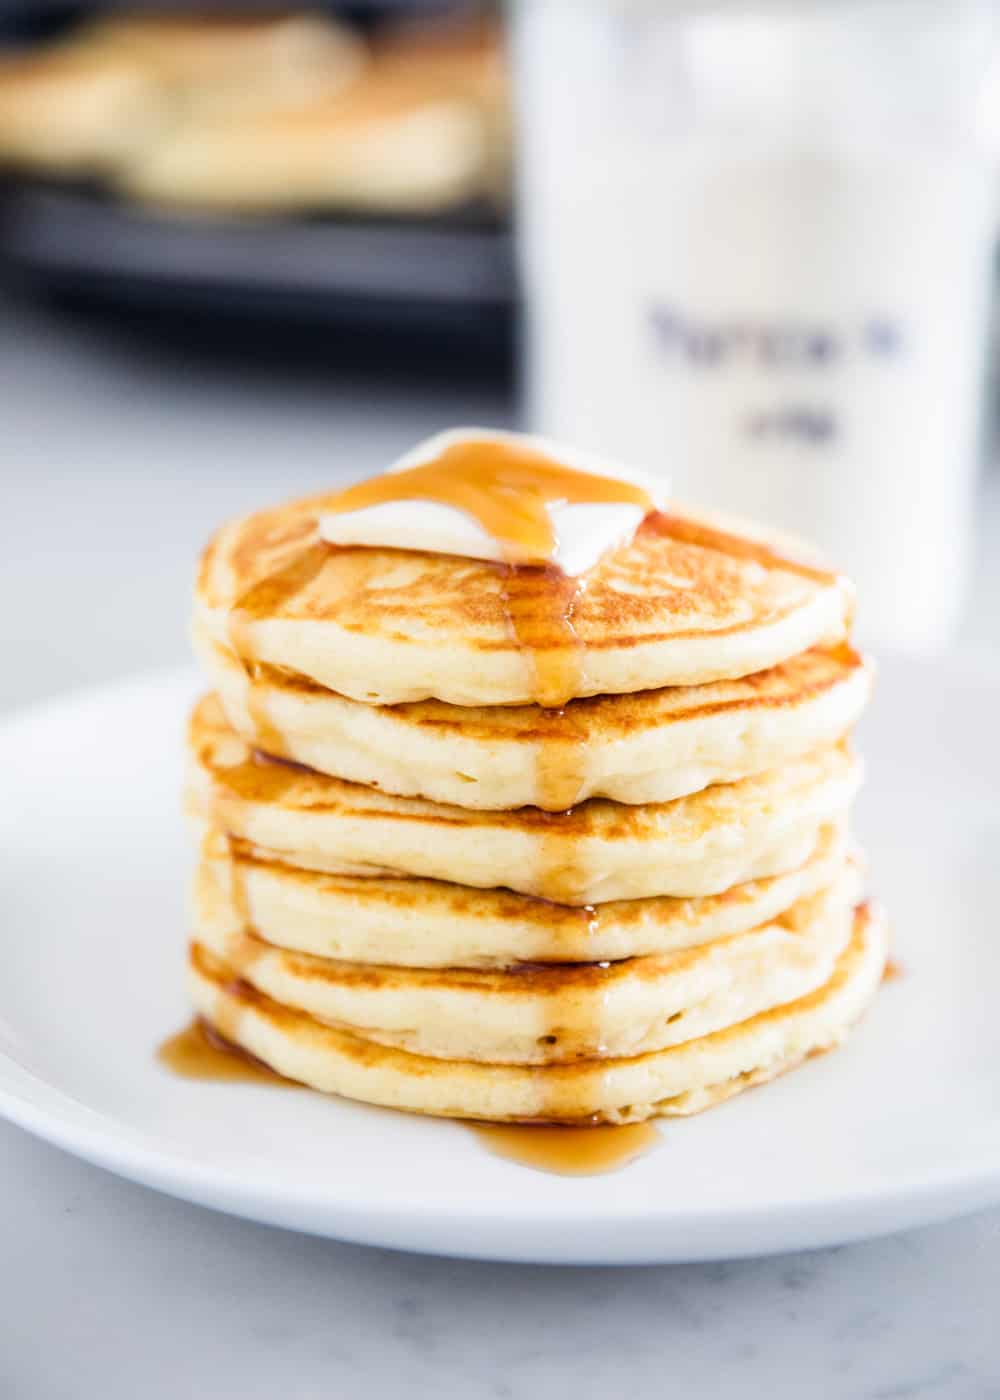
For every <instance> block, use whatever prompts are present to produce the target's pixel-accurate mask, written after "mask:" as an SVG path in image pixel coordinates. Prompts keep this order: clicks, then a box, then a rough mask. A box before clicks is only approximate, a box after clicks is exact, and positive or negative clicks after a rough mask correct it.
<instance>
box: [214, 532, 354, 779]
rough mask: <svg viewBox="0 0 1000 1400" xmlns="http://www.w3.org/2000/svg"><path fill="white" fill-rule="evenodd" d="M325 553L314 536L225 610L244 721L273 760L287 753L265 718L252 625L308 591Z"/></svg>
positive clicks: (324, 549) (265, 710)
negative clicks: (242, 678) (242, 691)
mask: <svg viewBox="0 0 1000 1400" xmlns="http://www.w3.org/2000/svg"><path fill="white" fill-rule="evenodd" d="M329 553H330V547H329V545H326V544H324V543H323V542H322V541H321V540H318V539H317V538H315V534H314V535H313V536H312V537H311V538H309V539H307V540H306V542H305V544H304V546H303V548H302V549H300V550H298V551H297V552H296V553H295V554H294V555H293V556H292V558H291V559H290V560H289V561H288V562H287V563H285V564H284V565H282V567H281V568H279V569H275V570H274V571H273V572H272V573H269V574H266V575H265V576H264V578H262V579H259V580H258V581H257V582H256V583H255V584H253V585H252V586H251V587H250V588H248V589H247V591H246V592H245V593H244V594H243V595H242V597H240V598H239V599H237V601H236V602H235V603H234V604H233V606H232V608H230V610H229V618H228V634H229V645H230V648H231V650H232V651H233V653H234V654H235V656H236V658H237V660H238V661H239V663H240V665H241V666H242V667H243V670H244V673H245V675H246V708H247V718H248V719H249V721H250V725H251V728H252V730H253V735H254V743H255V745H256V746H257V748H259V749H260V750H261V751H262V752H263V753H265V754H268V755H270V756H271V757H273V758H285V757H287V752H288V751H287V747H286V745H285V740H284V736H283V735H282V733H281V731H280V730H279V729H278V728H277V727H276V725H275V724H274V722H273V721H272V719H271V717H270V715H269V714H268V710H267V704H266V701H265V696H266V691H265V688H264V686H263V684H262V681H261V676H260V658H259V656H258V655H257V649H256V646H255V643H254V636H253V625H254V623H255V622H257V621H258V620H259V619H261V618H266V617H273V616H274V615H275V614H276V613H278V612H279V611H280V610H281V608H283V607H287V605H288V604H289V603H290V602H291V601H292V599H293V598H295V597H296V596H297V595H298V594H299V593H301V592H302V591H303V590H304V589H306V588H308V586H309V584H310V583H312V581H313V580H314V579H315V577H316V575H317V574H318V573H319V572H320V570H321V569H322V568H323V565H324V564H325V563H326V561H327V559H328V558H329Z"/></svg>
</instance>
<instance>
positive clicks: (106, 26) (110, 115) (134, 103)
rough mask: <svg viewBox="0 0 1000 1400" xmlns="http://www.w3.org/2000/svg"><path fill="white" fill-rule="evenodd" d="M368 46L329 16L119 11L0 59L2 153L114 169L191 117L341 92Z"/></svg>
mask: <svg viewBox="0 0 1000 1400" xmlns="http://www.w3.org/2000/svg"><path fill="white" fill-rule="evenodd" d="M361 57H362V50H361V47H360V45H359V43H358V41H357V40H355V39H354V37H353V36H352V35H351V33H350V31H349V30H346V29H344V28H342V27H341V26H340V25H337V24H335V23H333V22H330V21H327V20H325V19H322V18H320V17H318V16H306V15H302V16H277V17H257V18H253V17H249V16H248V17H243V18H225V17H216V18H212V19H207V18H204V17H195V16H181V15H176V16H167V15H117V16H109V17H104V18H101V19H98V20H95V21H94V22H92V23H89V24H85V25H83V26H81V27H79V28H78V29H76V30H74V31H73V32H72V33H71V34H70V35H69V36H68V37H67V38H66V39H64V40H60V41H59V42H57V43H52V44H48V45H43V46H39V47H36V48H33V49H27V50H18V51H12V52H10V53H8V54H7V55H5V56H4V58H3V60H2V61H0V160H4V161H6V162H8V163H13V164H16V165H19V166H23V167H25V168H30V169H35V170H39V171H44V172H48V173H53V174H63V175H90V174H93V175H100V176H109V175H111V174H112V173H113V172H114V171H116V170H117V169H118V168H119V167H120V166H123V165H127V164H128V163H129V162H130V161H132V160H134V159H136V158H138V155H139V153H140V152H145V151H149V150H151V149H154V148H155V147H156V145H157V144H158V143H159V142H160V141H161V140H164V139H168V135H169V133H170V132H171V131H172V130H173V128H174V126H175V125H176V123H177V122H178V121H179V120H181V119H182V118H184V117H188V118H193V117H197V118H198V119H199V120H203V119H204V118H205V117H206V116H208V115H210V114H212V113H216V114H218V113H219V112H222V111H225V112H229V113H232V114H234V115H235V114H237V113H243V114H244V115H245V114H246V113H247V111H248V110H251V109H254V108H257V107H259V106H261V105H262V104H264V105H269V106H270V105H273V104H274V102H275V101H277V100H278V99H279V98H280V99H281V100H284V101H290V100H292V99H293V98H298V99H302V98H304V97H306V96H309V95H311V94H313V93H316V92H317V91H331V90H334V89H335V88H337V87H339V86H340V85H341V84H342V83H344V82H345V81H347V79H348V78H351V77H353V76H354V75H355V74H356V72H357V71H358V69H359V67H360V65H361Z"/></svg>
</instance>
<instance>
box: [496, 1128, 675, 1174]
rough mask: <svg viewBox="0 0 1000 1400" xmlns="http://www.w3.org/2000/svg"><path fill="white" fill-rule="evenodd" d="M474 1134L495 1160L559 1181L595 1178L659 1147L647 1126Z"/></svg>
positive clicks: (499, 1130) (518, 1130) (498, 1129)
mask: <svg viewBox="0 0 1000 1400" xmlns="http://www.w3.org/2000/svg"><path fill="white" fill-rule="evenodd" d="M470 1126H471V1127H472V1130H473V1132H474V1133H475V1134H476V1136H477V1137H478V1138H479V1139H480V1141H481V1142H483V1143H485V1145H486V1147H487V1148H488V1149H489V1151H490V1152H492V1153H494V1154H495V1155H496V1156H497V1157H506V1158H507V1159H508V1160H509V1161H512V1162H518V1163H520V1164H521V1165H522V1166H525V1167H535V1168H536V1169H537V1170H538V1171H545V1172H556V1173H558V1174H559V1175H561V1176H597V1175H600V1174H602V1173H604V1172H613V1171H617V1170H618V1169H619V1168H620V1167H625V1166H628V1164H629V1162H634V1161H635V1159H636V1158H637V1157H641V1156H644V1155H645V1154H646V1153H647V1152H651V1151H652V1150H653V1148H654V1147H656V1146H657V1144H658V1143H659V1141H660V1135H659V1133H658V1132H657V1131H656V1129H655V1128H654V1127H653V1125H652V1123H626V1124H623V1125H622V1126H620V1127H619V1126H615V1125H612V1124H607V1123H604V1124H595V1125H593V1126H590V1125H589V1124H588V1125H587V1126H585V1127H572V1128H570V1127H561V1126H558V1125H556V1124H549V1123H475V1124H470Z"/></svg>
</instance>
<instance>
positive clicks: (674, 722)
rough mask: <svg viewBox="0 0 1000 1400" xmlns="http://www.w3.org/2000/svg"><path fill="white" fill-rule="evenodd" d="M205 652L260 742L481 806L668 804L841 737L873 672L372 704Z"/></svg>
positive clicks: (359, 776) (813, 669) (335, 770)
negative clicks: (480, 701)
mask: <svg viewBox="0 0 1000 1400" xmlns="http://www.w3.org/2000/svg"><path fill="white" fill-rule="evenodd" d="M195 650H196V651H197V653H198V656H199V658H200V660H201V662H202V665H203V667H204V669H205V670H206V672H207V674H208V676H209V678H210V679H211V682H212V684H213V686H214V687H215V690H216V693H217V694H218V697H219V699H220V701H221V703H222V706H223V708H224V710H225V712H226V717H227V719H228V720H229V722H230V724H231V725H232V726H233V728H234V729H235V730H236V731H237V733H238V734H240V735H241V737H243V738H244V739H246V741H247V742H248V743H250V744H252V745H254V746H255V747H256V748H259V749H262V750H264V751H265V752H268V753H271V754H273V755H275V756H278V757H285V758H290V759H293V760H295V761H296V762H298V763H303V764H306V765H308V766H309V767H310V768H314V769H316V770H317V771H319V772H321V773H329V774H331V775H332V776H334V777H337V778H344V779H346V780H348V781H349V782H354V783H365V784H367V785H368V786H370V787H376V788H380V789H381V790H382V791H383V792H391V793H396V794H398V795H400V796H404V797H427V798H430V799H431V800H433V801H435V802H445V803H453V804H455V805H456V806H459V807H472V808H477V809H482V810H489V809H498V808H512V807H525V806H538V807H544V808H547V809H549V810H553V811H562V810H564V809H565V808H567V807H572V806H574V805H575V804H576V803H578V802H581V801H583V800H584V799H586V798H588V797H610V798H613V799H614V800H615V801H617V802H626V803H639V802H669V801H671V800H672V799H673V798H675V797H683V796H686V795H687V794H688V793H692V792H697V791H698V790H699V789H701V788H704V787H708V786H709V785H710V784H712V783H720V782H735V781H737V780H738V779H740V778H744V777H748V776H750V775H751V774H753V773H761V772H764V771H766V770H767V769H769V768H774V767H777V766H778V764H780V763H782V762H784V761H786V760H788V759H793V758H799V757H801V756H802V755H803V754H806V753H809V752H810V751H811V750H813V749H815V748H818V747H819V746H820V745H823V744H829V743H833V742H834V741H835V740H837V739H839V738H840V736H841V735H842V734H845V733H846V732H847V730H848V729H849V728H850V727H851V726H852V725H853V724H854V722H855V721H856V720H857V718H858V717H859V715H860V714H861V711H862V709H863V708H864V706H865V704H866V702H867V700H868V696H869V693H870V690H871V679H872V673H871V669H870V667H868V666H867V665H866V664H865V663H864V662H863V661H862V659H861V658H860V657H859V656H858V655H857V654H856V653H855V652H852V651H851V650H850V649H849V648H848V647H846V646H840V647H837V648H835V649H823V648H816V649H814V650H812V651H808V652H803V653H801V654H800V655H798V656H795V657H792V658H791V659H790V660H788V661H785V662H782V663H781V664H780V665H778V666H775V667H773V668H772V669H771V670H769V671H762V672H760V673H759V674H758V675H754V676H745V677H742V678H741V679H739V680H734V681H715V682H712V683H710V684H708V685H704V686H697V687H694V686H672V687H669V688H666V689H660V690H647V691H643V692H641V693H640V694H638V695H611V696H599V697H595V698H592V699H587V700H575V701H571V702H570V703H569V704H568V705H566V706H565V707H564V708H563V709H561V710H546V709H543V708H542V707H541V706H538V705H527V706H505V707H497V706H495V707H491V708H474V707H470V706H459V705H448V704H446V703H444V702H443V701H439V700H422V701H415V702H412V703H411V704H408V705H394V706H386V705H371V704H367V705H366V704H361V703H360V702H358V701H356V700H349V699H346V698H345V697H344V696H341V695H334V694H333V693H332V692H331V691H329V690H324V689H323V688H322V687H320V686H317V685H316V684H314V683H312V682H309V681H306V680H302V679H301V678H296V677H294V676H290V675H288V674H287V673H285V672H281V671H278V670H276V669H275V668H274V667H268V666H266V665H262V666H257V667H252V668H250V669H248V668H246V667H244V666H243V665H242V664H241V663H240V662H239V660H238V659H237V658H236V656H235V655H234V653H233V652H232V651H231V650H230V648H229V647H222V646H218V645H215V644H213V643H210V642H208V641H207V640H206V639H205V636H204V633H202V632H199V633H198V634H196V637H195Z"/></svg>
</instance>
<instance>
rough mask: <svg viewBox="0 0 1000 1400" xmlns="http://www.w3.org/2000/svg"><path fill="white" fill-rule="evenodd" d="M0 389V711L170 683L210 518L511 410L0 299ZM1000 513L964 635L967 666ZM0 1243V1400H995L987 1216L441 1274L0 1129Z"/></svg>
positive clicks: (985, 597)
mask: <svg viewBox="0 0 1000 1400" xmlns="http://www.w3.org/2000/svg"><path fill="white" fill-rule="evenodd" d="M0 385H2V391H3V407H2V418H0V432H2V453H0V599H2V603H0V608H2V613H0V639H2V644H3V658H4V659H3V665H2V666H0V706H10V705H15V704H19V703H24V702H28V701H31V700H33V699H36V698H38V697H41V696H45V695H48V694H52V693H55V692H57V691H60V690H64V689H68V688H71V687H74V686H77V685H80V684H86V683H92V682H100V681H102V680H106V679H110V678H112V677H114V676H117V675H120V674H125V673H127V672H130V671H134V670H136V669H139V668H144V667H149V666H158V665H169V664H173V663H175V662H177V661H179V660H182V659H183V658H184V657H185V656H186V641H185V636H184V627H185V613H186V596H187V593H188V589H189V586H190V575H191V568H192V561H193V558H194V555H195V553H196V551H197V549H198V547H199V546H200V544H201V543H202V541H203V539H204V537H205V536H206V534H207V533H208V531H209V530H210V528H211V527H212V526H213V525H214V524H215V523H217V522H218V521H219V520H220V519H223V518H225V517H226V516H227V515H230V514H233V513H236V512H238V511H240V510H242V509H244V508H247V507H250V506H251V505H256V504H258V503H260V502H262V501H264V500H267V499H269V498H278V497H281V496H283V495H286V494H290V493H291V492H293V491H299V490H310V489H314V488H316V487H319V486H322V485H328V484H329V483H330V482H331V481H332V480H335V479H336V477H337V475H338V474H342V473H346V472H361V471H364V470H366V469H373V468H375V467H376V466H378V465H379V464H380V463H382V462H384V461H385V459H386V457H387V456H388V455H389V454H391V453H393V452H396V451H398V450H399V449H400V448H401V447H403V446H404V445H406V444H408V443H409V442H411V441H412V440H413V439H414V438H415V437H416V436H418V435H421V434H424V433H427V432H430V431H432V430H434V429H435V428H438V427H441V426H444V425H446V424H449V423H454V422H456V421H466V422H470V421H471V422H487V423H505V422H509V421H510V419H511V414H512V410H511V406H510V403H509V401H508V400H507V399H505V398H504V397H502V396H500V395H499V394H497V393H494V392H491V391H488V390H485V389H482V390H477V389H476V388H474V387H470V386H469V385H468V384H467V385H466V386H465V387H463V388H460V387H457V386H452V387H451V388H442V387H440V386H438V387H436V388H435V387H432V386H431V385H430V384H429V383H428V382H424V383H420V384H411V385H409V386H406V385H404V384H401V383H400V382H399V381H395V382H392V381H388V380H385V379H383V380H382V381H380V382H377V381H373V380H372V379H362V378H360V377H359V378H355V379H345V378H344V377H343V375H338V376H337V377H336V378H334V377H332V376H323V375H320V374H314V375H310V376H309V378H308V379H303V378H301V377H300V376H299V375H298V373H296V372H293V371H292V370H289V371H288V372H287V373H284V374H279V375H277V376H275V375H273V374H270V373H269V374H267V375H264V374H263V373H258V372H255V371H254V370H253V369H252V368H250V369H247V368H242V369H237V368H236V367H235V365H234V366H233V367H231V368H230V369H228V370H227V369H224V368H215V369H212V368H210V367H209V364H208V362H207V361H205V360H203V359H202V358H201V357H196V358H194V359H185V358H183V357H180V356H178V355H177V354H176V353H174V352H167V351H163V352H161V353H156V354H152V355H151V354H149V353H139V349H138V346H137V345H136V344H135V343H134V342H132V341H130V340H128V339H121V338H119V337H113V336H112V337H109V336H107V335H105V334H102V333H99V332H97V331H95V330H94V329H92V328H88V327H87V326H85V325H81V324H69V325H66V324H64V323H62V322H59V321H57V320H53V319H52V318H50V317H47V316H45V315H42V314H40V313H37V312H34V311H29V310H27V309H25V308H18V307H16V306H14V305H7V304H5V303H2V302H0ZM998 496H1000V492H998V482H997V480H996V478H995V477H994V478H990V479H988V480H987V482H986V483H985V484H984V494H983V509H982V511H981V514H980V542H979V553H980V559H979V567H978V575H977V577H978V586H977V590H976V599H977V602H976V606H975V607H974V608H973V609H972V610H971V611H970V616H969V620H968V623H967V625H966V629H965V633H966V638H967V639H968V640H970V641H972V642H974V643H978V644H987V645H990V644H992V645H996V643H997V640H998V632H997V618H996V609H995V600H996V598H997V597H998V589H1000V549H998V544H1000V499H998ZM401 1169H405V1164H402V1165H401ZM0 1242H2V1250H0V1400H79V1398H80V1397H86V1398H87V1400H89V1397H91V1396H93V1397H100V1400H178V1397H187V1396H199V1397H200V1396H205V1397H212V1398H213V1400H229V1397H240V1400H257V1397H261V1400H263V1397H271V1396H281V1397H283V1400H313V1397H320V1396H323V1397H326V1396H338V1397H349V1398H351V1400H353V1397H354V1396H365V1397H369V1398H370V1400H395V1397H397V1396H398V1397H403V1396H407V1397H424V1396H427V1397H434V1400H450V1398H451V1397H455V1400H479V1397H490V1396H495V1397H521V1396H525V1397H527V1396H531V1397H534V1396H537V1395H545V1396H550V1397H552V1400H562V1397H564V1396H565V1397H573V1400H591V1398H592V1397H598V1396H600V1397H608V1396H610V1397H615V1400H617V1397H619V1396H638V1397H646V1396H661V1395H662V1396H668V1395H671V1396H672V1395H695V1396H705V1397H710V1400H728V1397H744V1396H753V1395H758V1394H760V1395H768V1396H770V1397H774V1400H784V1398H785V1397H787V1398H788V1400H812V1397H819V1398H820V1400H855V1398H857V1400H904V1397H911V1396H912V1397H921V1400H923V1397H944V1400H972V1398H973V1397H993V1396H997V1395H1000V1336H998V1335H997V1328H996V1325H995V1312H996V1299H997V1297H998V1296H1000V1211H993V1212H988V1213H985V1214H981V1215H979V1216H977V1217H973V1218H971V1219H968V1220H965V1221H961V1222H956V1223H952V1224H949V1225H943V1226H937V1227H935V1228H933V1229H928V1230H923V1231H916V1232H912V1233H910V1234H908V1235H904V1236H899V1237H896V1238H894V1239H890V1240H883V1241H876V1242H873V1243H869V1244H864V1245H855V1246H852V1247H849V1248H844V1249H839V1250H827V1251H823V1252H819V1253H813V1254H809V1255H799V1256H795V1257H790V1258H779V1259H771V1260H762V1261H756V1262H744V1263H734V1264H722V1265H718V1264H715V1265H699V1266H695V1265H691V1266H684V1267H674V1268H657V1269H625V1270H610V1269H579V1270H567V1269H542V1268H526V1267H518V1266H507V1265H486V1264H468V1263H456V1262H449V1261H444V1260H433V1259H419V1258H408V1257H405V1256H402V1255H396V1254H390V1253H386V1252H382V1251H377V1250H364V1249H360V1248H357V1247H354V1246H347V1245H336V1244H332V1243H329V1242H326V1241H319V1240H312V1239H306V1238H301V1237H297V1236H294V1235H291V1234H286V1233H283V1232H281V1231H277V1230H270V1229H267V1228H264V1227H261V1226H255V1225H250V1224H247V1223H244V1222H241V1221H237V1220H232V1219H228V1218H226V1217H222V1216H218V1215H214V1214H211V1213H209V1212H206V1211H202V1210H199V1209H197V1208H195V1207H191V1206H187V1205H183V1204H181V1203H179V1202H176V1201H172V1200H168V1199H166V1198H164V1197H160V1196H157V1195H155V1194H154V1193H152V1192H150V1191H146V1190H144V1189H142V1188H140V1187H136V1186H132V1185H130V1184H128V1183H127V1182H123V1181H119V1180H117V1179H116V1178H114V1177H112V1176H110V1175H108V1174H106V1173H104V1172H101V1171H99V1170H97V1169H95V1168H93V1167H89V1166H86V1165H84V1164H83V1163H81V1162H77V1161H75V1160H74V1159H72V1158H70V1157H68V1156H66V1155H64V1154H62V1153H60V1152H58V1151H56V1150H55V1149H53V1148H50V1147H48V1146H46V1145H44V1144H42V1143H40V1142H36V1141H34V1140H33V1139H31V1138H29V1137H28V1136H26V1135H25V1134H23V1133H22V1132H20V1131H19V1130H17V1129H15V1128H11V1127H7V1126H6V1125H0Z"/></svg>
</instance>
